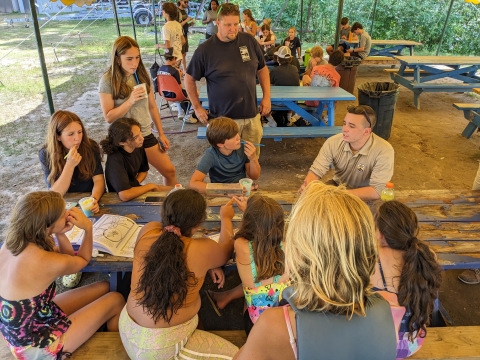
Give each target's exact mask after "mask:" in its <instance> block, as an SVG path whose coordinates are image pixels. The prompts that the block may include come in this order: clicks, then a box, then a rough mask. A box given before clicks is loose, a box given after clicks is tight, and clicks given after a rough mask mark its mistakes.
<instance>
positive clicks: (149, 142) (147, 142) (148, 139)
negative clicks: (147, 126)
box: [143, 134, 158, 149]
mask: <svg viewBox="0 0 480 360" xmlns="http://www.w3.org/2000/svg"><path fill="white" fill-rule="evenodd" d="M155 145H158V140H157V138H156V137H155V135H153V134H150V135H147V136H145V137H144V140H143V148H144V149H148V148H151V147H152V146H155Z"/></svg>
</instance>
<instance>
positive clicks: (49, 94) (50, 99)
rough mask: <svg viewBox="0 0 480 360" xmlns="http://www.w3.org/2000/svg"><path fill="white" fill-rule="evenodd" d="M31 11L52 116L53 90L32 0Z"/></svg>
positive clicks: (53, 110) (32, 0)
mask: <svg viewBox="0 0 480 360" xmlns="http://www.w3.org/2000/svg"><path fill="white" fill-rule="evenodd" d="M30 11H31V12H32V18H33V28H34V30H35V38H36V39H37V50H38V57H39V58H40V68H41V69H42V76H43V83H44V85H45V94H46V96H47V101H48V107H49V109H50V114H51V115H52V114H53V113H54V112H55V108H54V107H53V97H52V89H50V81H49V80H48V71H47V65H46V64H45V55H44V53H43V45H42V35H41V34H40V27H39V26H38V18H37V9H36V7H35V0H30Z"/></svg>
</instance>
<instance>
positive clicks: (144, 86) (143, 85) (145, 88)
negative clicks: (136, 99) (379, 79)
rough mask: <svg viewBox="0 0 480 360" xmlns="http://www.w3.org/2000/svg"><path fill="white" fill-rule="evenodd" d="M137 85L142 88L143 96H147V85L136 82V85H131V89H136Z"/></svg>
mask: <svg viewBox="0 0 480 360" xmlns="http://www.w3.org/2000/svg"><path fill="white" fill-rule="evenodd" d="M138 87H141V88H143V90H144V91H145V97H147V85H145V84H138V85H135V86H134V87H133V89H136V88H138Z"/></svg>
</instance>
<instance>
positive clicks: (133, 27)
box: [128, 0, 155, 41]
mask: <svg viewBox="0 0 480 360" xmlns="http://www.w3.org/2000/svg"><path fill="white" fill-rule="evenodd" d="M128 6H129V7H130V17H131V18H132V29H133V38H134V39H135V41H137V31H136V30H135V20H134V19H133V9H132V0H128ZM153 13H154V14H155V6H154V7H153ZM153 17H154V18H155V15H154V16H153Z"/></svg>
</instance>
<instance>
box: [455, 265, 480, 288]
mask: <svg viewBox="0 0 480 360" xmlns="http://www.w3.org/2000/svg"><path fill="white" fill-rule="evenodd" d="M458 280H460V281H462V282H464V283H465V284H470V285H475V284H480V269H469V270H465V271H464V272H462V273H461V274H460V275H458Z"/></svg>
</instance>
